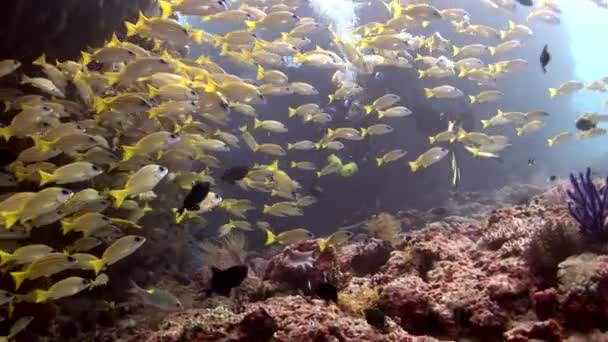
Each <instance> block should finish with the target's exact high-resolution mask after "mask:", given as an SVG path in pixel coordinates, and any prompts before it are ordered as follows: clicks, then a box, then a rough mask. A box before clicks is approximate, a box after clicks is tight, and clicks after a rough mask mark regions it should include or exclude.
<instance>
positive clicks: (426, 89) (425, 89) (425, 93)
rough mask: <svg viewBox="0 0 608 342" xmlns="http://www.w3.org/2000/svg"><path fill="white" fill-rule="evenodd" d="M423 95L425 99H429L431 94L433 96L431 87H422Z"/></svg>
mask: <svg viewBox="0 0 608 342" xmlns="http://www.w3.org/2000/svg"><path fill="white" fill-rule="evenodd" d="M424 96H426V98H427V99H430V98H432V97H433V96H435V94H433V89H431V88H424Z"/></svg>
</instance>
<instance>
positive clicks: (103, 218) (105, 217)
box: [101, 216, 112, 222]
mask: <svg viewBox="0 0 608 342" xmlns="http://www.w3.org/2000/svg"><path fill="white" fill-rule="evenodd" d="M101 219H102V220H103V221H106V222H112V220H111V219H110V218H109V217H107V216H103V217H102V218H101Z"/></svg>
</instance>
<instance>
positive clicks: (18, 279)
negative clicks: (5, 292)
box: [11, 272, 27, 290]
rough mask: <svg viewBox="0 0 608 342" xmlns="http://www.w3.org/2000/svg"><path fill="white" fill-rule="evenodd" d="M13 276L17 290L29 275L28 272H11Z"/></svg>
mask: <svg viewBox="0 0 608 342" xmlns="http://www.w3.org/2000/svg"><path fill="white" fill-rule="evenodd" d="M11 277H13V281H14V282H15V290H17V289H19V287H20V286H21V284H23V281H24V280H25V278H26V277H27V272H11Z"/></svg>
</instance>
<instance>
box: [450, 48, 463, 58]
mask: <svg viewBox="0 0 608 342" xmlns="http://www.w3.org/2000/svg"><path fill="white" fill-rule="evenodd" d="M452 50H454V51H453V52H454V56H458V54H460V51H461V50H462V49H461V48H459V47H457V46H455V45H454V46H452Z"/></svg>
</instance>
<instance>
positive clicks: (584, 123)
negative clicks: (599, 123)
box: [576, 118, 596, 131]
mask: <svg viewBox="0 0 608 342" xmlns="http://www.w3.org/2000/svg"><path fill="white" fill-rule="evenodd" d="M595 126H596V123H595V122H593V120H589V119H587V118H580V119H578V120H576V128H577V129H579V130H581V131H588V130H590V129H593V128H595Z"/></svg>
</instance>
